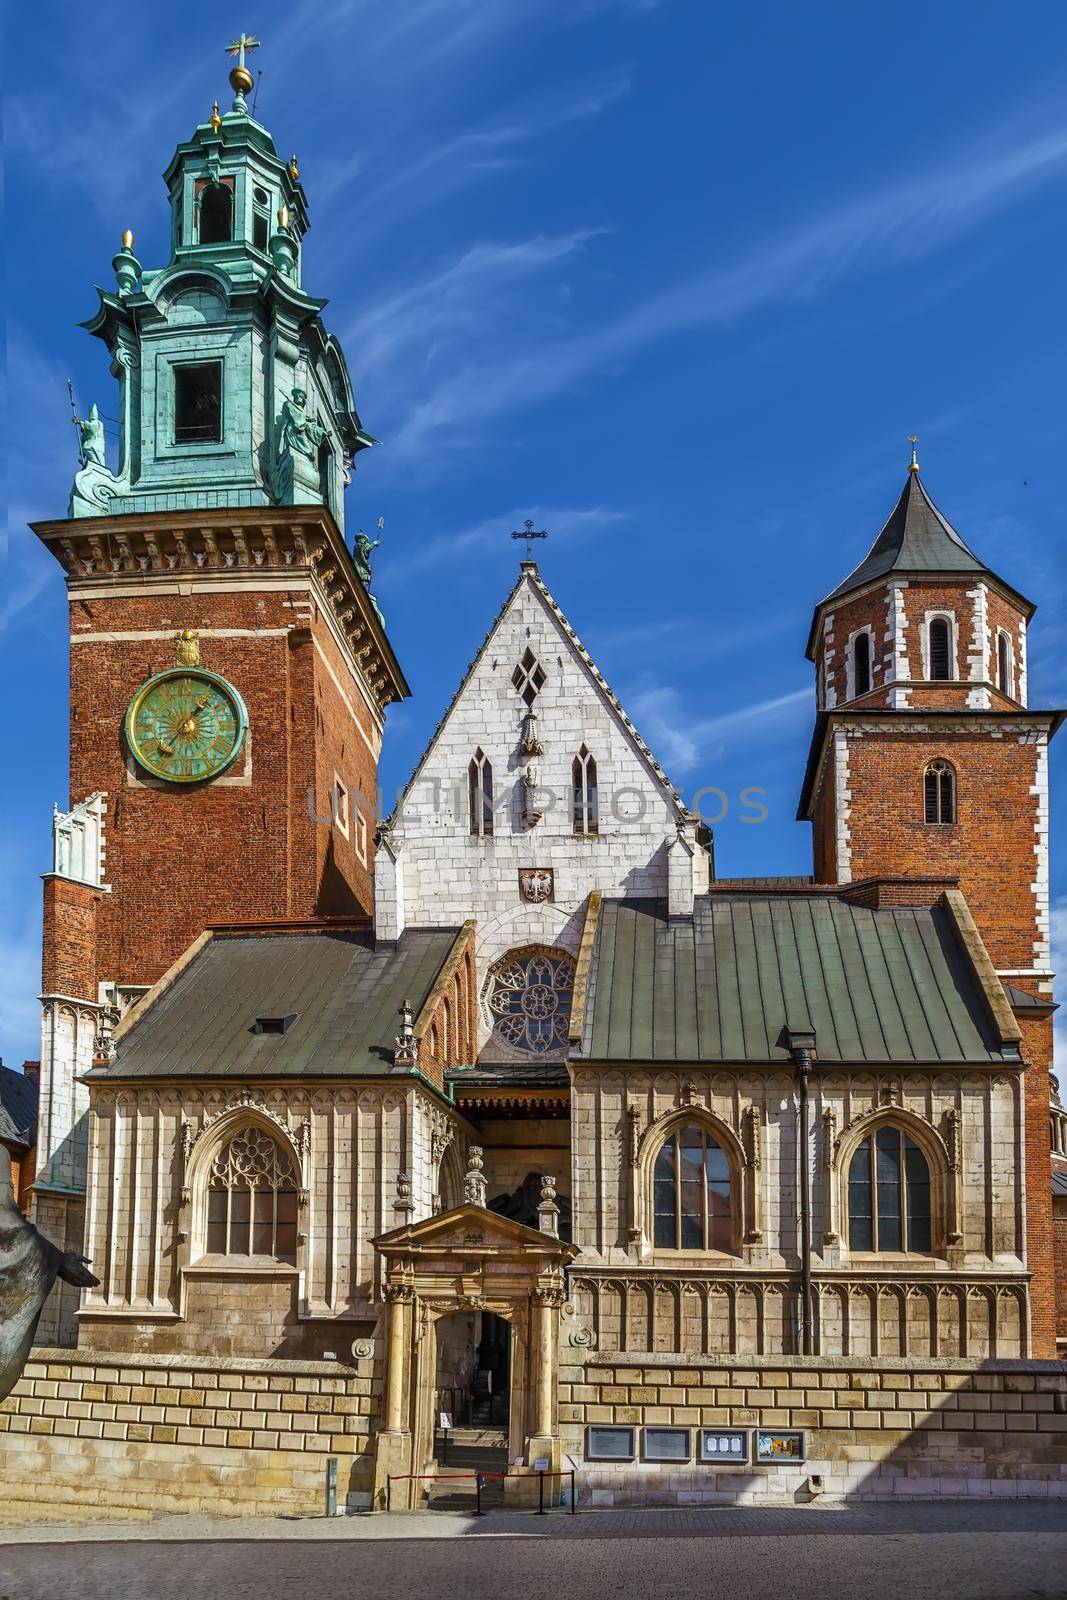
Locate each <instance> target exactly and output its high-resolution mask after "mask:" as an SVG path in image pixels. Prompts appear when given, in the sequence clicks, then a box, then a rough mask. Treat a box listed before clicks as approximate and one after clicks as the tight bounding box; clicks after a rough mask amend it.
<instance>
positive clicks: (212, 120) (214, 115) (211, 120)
mask: <svg viewBox="0 0 1067 1600" xmlns="http://www.w3.org/2000/svg"><path fill="white" fill-rule="evenodd" d="M207 120H208V124H209V126H210V128H211V131H212V133H218V131H219V129H220V128H221V127H222V118H221V117H220V116H219V103H218V101H217V100H216V101H215V102H214V104H213V105H212V107H211V115H210V117H208V119H207Z"/></svg>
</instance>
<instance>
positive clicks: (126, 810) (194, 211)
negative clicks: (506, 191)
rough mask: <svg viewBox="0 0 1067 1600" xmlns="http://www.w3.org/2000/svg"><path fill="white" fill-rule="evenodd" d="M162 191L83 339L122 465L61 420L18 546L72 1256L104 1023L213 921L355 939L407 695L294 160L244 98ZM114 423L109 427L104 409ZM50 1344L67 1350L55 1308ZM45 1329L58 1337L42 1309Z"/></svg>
mask: <svg viewBox="0 0 1067 1600" xmlns="http://www.w3.org/2000/svg"><path fill="white" fill-rule="evenodd" d="M230 81H231V83H232V84H233V87H234V91H235V99H234V102H233V105H232V108H231V109H230V110H229V111H228V112H226V114H225V115H223V116H220V115H219V114H218V107H217V105H216V107H215V111H214V113H213V115H212V117H211V118H210V119H209V120H208V121H207V122H205V123H203V124H202V125H201V126H199V127H198V128H197V129H196V131H195V133H194V134H193V137H192V138H191V139H190V140H189V141H188V143H185V144H182V145H181V146H179V148H178V150H177V151H176V153H175V155H174V159H173V160H172V162H171V164H170V166H169V167H168V169H167V172H166V174H165V181H166V184H167V188H168V192H169V198H170V207H171V257H170V261H169V263H168V264H167V265H166V266H164V267H162V268H160V269H159V270H156V271H144V270H142V268H141V266H140V263H139V262H138V261H137V260H136V258H135V256H134V254H133V235H132V234H130V233H127V234H124V235H123V242H122V248H121V249H120V251H119V252H118V254H117V255H116V256H115V259H114V263H113V266H114V271H115V278H116V288H115V289H114V290H113V291H104V290H101V291H99V295H100V304H99V309H98V310H97V312H96V315H95V316H94V317H93V318H92V319H91V320H90V321H89V322H88V323H86V324H85V326H86V327H87V328H88V330H89V332H90V333H92V334H94V335H96V336H97V337H98V338H100V339H101V340H103V342H104V343H105V345H106V346H107V349H108V353H109V356H110V358H111V372H112V374H113V376H114V377H115V378H116V379H117V380H118V392H117V406H118V411H117V416H118V418H119V441H118V455H117V462H116V465H115V467H114V469H113V470H112V468H111V467H110V466H109V464H108V461H107V452H106V450H105V439H104V430H103V424H102V422H101V420H100V417H99V414H98V411H97V407H96V406H95V405H94V406H93V407H92V408H91V409H90V410H89V413H88V416H86V417H84V418H81V419H77V420H78V432H79V437H80V443H81V450H80V467H79V470H78V472H77V475H76V477H75V480H74V486H73V489H72V492H71V497H70V505H69V508H68V514H67V518H66V519H65V520H63V521H59V522H45V523H38V524H36V525H35V527H34V532H35V533H36V534H37V535H38V537H39V538H40V539H41V540H42V542H43V543H44V545H45V546H46V547H47V549H48V550H50V551H51V552H52V554H53V555H54V556H55V557H56V559H57V560H58V561H59V562H60V563H61V564H62V566H63V567H64V569H65V571H66V574H67V590H68V596H69V601H70V662H71V665H70V695H71V710H70V809H69V811H67V812H66V813H60V812H58V811H57V813H56V816H55V819H54V860H53V870H52V871H51V872H50V873H48V874H47V875H46V877H45V888H44V949H43V961H42V967H43V983H42V1003H43V1024H42V1029H43V1042H42V1055H41V1123H40V1141H39V1158H38V1173H37V1178H36V1181H35V1184H34V1211H35V1215H36V1218H37V1220H38V1222H39V1225H40V1226H41V1227H42V1229H43V1230H44V1231H45V1232H46V1233H48V1234H49V1235H50V1236H51V1237H52V1238H54V1239H56V1240H57V1241H61V1242H63V1243H64V1245H65V1246H66V1247H68V1248H75V1247H78V1246H80V1244H81V1239H82V1231H83V1214H84V1191H85V1127H84V1120H85V1104H86V1101H85V1093H84V1090H83V1089H82V1087H81V1086H80V1084H79V1083H78V1078H79V1076H80V1074H81V1073H82V1072H84V1071H85V1070H86V1069H87V1068H88V1067H89V1065H90V1064H91V1062H92V1060H93V1058H94V1057H97V1058H99V1057H100V1056H101V1055H102V1054H103V1055H105V1056H106V1054H107V1052H108V1049H109V1032H110V1028H111V1026H113V1024H114V1021H115V1020H116V1014H117V1013H118V1012H121V1011H122V1009H123V1008H124V1007H125V1006H126V1005H128V1004H129V1003H130V1002H131V1001H132V1000H134V999H136V998H137V996H138V995H139V994H140V993H141V992H143V990H144V989H145V988H146V987H147V986H148V985H150V984H152V983H153V982H155V980H156V979H158V978H159V977H160V976H161V975H162V974H163V973H164V972H165V971H166V970H167V969H168V967H170V966H171V965H172V963H173V962H174V961H175V960H176V959H177V958H178V956H179V955H180V954H181V952H182V951H183V950H184V949H186V947H187V946H188V945H189V944H190V942H191V941H192V940H194V939H195V938H196V937H197V935H198V934H199V933H200V932H201V930H202V929H203V928H204V927H205V926H206V925H208V924H211V923H220V922H234V921H248V920H262V919H284V920H299V919H305V918H312V917H315V918H318V917H324V916H335V917H336V916H340V917H353V916H357V917H359V916H365V915H368V914H369V913H370V911H371V906H372V879H371V872H372V865H373V863H372V850H373V833H374V829H373V823H372V818H373V817H374V815H375V801H376V788H377V763H378V755H379V751H380V748H381V739H382V730H383V724H384V716H385V710H386V706H387V705H388V704H389V702H390V701H392V700H397V699H400V698H402V697H403V696H405V695H406V694H407V692H408V691H407V685H406V684H405V682H404V678H403V675H402V673H401V671H400V669H399V666H398V665H397V662H396V659H395V657H394V655H393V652H392V649H391V648H390V645H389V641H388V639H387V637H386V633H385V628H384V624H383V620H382V616H381V612H380V610H379V609H378V606H377V603H376V601H375V600H374V598H373V596H372V595H371V594H370V593H369V592H368V587H367V585H368V583H369V580H370V566H369V559H370V553H371V549H372V547H371V545H370V542H369V540H367V539H366V538H365V536H364V535H362V534H359V535H357V537H356V540H355V542H354V545H353V546H352V547H350V546H349V545H348V544H347V543H346V541H345V536H344V487H345V484H346V483H347V481H348V475H349V472H350V469H351V464H352V460H353V458H354V456H355V454H356V452H357V451H359V450H360V449H362V448H363V447H365V446H367V445H369V444H372V443H373V440H372V439H370V437H369V436H368V435H367V434H365V433H364V432H363V429H362V426H361V424H360V420H359V417H358V415H357V413H356V409H355V402H354V399H353V394H352V385H351V382H350V379H349V376H348V370H347V367H346V364H345V359H344V355H343V353H342V351H341V348H340V345H339V344H338V342H337V340H336V339H335V338H334V337H333V336H332V335H330V334H329V333H328V332H327V330H326V328H325V327H324V325H323V321H322V315H321V313H322V308H323V305H324V304H325V302H324V301H322V300H318V299H314V298H313V297H311V296H310V295H308V294H306V293H305V292H304V290H303V289H302V287H301V258H302V242H303V236H304V234H305V233H306V231H307V205H306V199H305V195H304V191H303V188H302V186H301V184H300V180H299V170H298V167H297V163H296V158H295V157H293V158H291V160H290V161H289V162H285V161H283V160H281V159H280V158H279V156H278V154H277V152H276V150H275V147H274V144H273V141H272V139H271V137H270V134H269V133H268V132H267V130H266V129H265V128H263V127H262V126H260V124H258V123H257V122H255V121H254V120H253V118H252V117H251V116H250V114H249V111H248V108H247V105H246V103H245V92H246V89H247V87H248V85H249V83H250V81H251V79H250V75H249V73H248V70H247V68H246V67H245V66H244V64H243V59H242V61H241V63H240V64H239V65H238V66H237V67H235V69H234V71H233V73H232V74H231V80H230ZM113 409H114V408H113V407H112V406H106V407H104V410H113ZM57 1298H58V1297H53V1299H52V1301H50V1303H49V1307H48V1308H46V1313H45V1320H44V1321H42V1325H41V1335H40V1337H42V1338H44V1339H46V1340H47V1339H60V1340H62V1341H63V1342H67V1341H69V1340H70V1339H71V1337H72V1334H73V1321H72V1314H73V1300H74V1297H73V1296H68V1298H67V1300H65V1301H63V1302H62V1303H61V1306H60V1307H59V1309H58V1312H57V1309H56V1300H57ZM50 1311H51V1312H52V1316H51V1320H50V1321H49V1320H48V1318H49V1312H50Z"/></svg>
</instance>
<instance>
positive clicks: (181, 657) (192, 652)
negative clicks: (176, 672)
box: [174, 628, 200, 667]
mask: <svg viewBox="0 0 1067 1600" xmlns="http://www.w3.org/2000/svg"><path fill="white" fill-rule="evenodd" d="M174 648H175V654H176V657H177V664H178V666H179V667H198V666H199V665H200V636H199V634H197V633H195V632H194V631H193V629H192V628H181V629H180V630H179V631H178V632H177V633H176V634H175V635H174Z"/></svg>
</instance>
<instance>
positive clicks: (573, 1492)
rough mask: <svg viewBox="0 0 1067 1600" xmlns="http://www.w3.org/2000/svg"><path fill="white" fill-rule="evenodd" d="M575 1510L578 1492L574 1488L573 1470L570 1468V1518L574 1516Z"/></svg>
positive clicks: (576, 1508)
mask: <svg viewBox="0 0 1067 1600" xmlns="http://www.w3.org/2000/svg"><path fill="white" fill-rule="evenodd" d="M577 1510H578V1490H577V1488H576V1487H575V1483H574V1468H573V1467H572V1468H571V1516H572V1517H573V1516H574V1515H575V1514H576V1512H577Z"/></svg>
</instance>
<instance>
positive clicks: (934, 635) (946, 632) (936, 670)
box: [930, 617, 952, 679]
mask: <svg viewBox="0 0 1067 1600" xmlns="http://www.w3.org/2000/svg"><path fill="white" fill-rule="evenodd" d="M930 676H931V678H936V679H945V678H951V676H952V630H951V627H950V626H949V622H948V619H947V617H932V618H931V619H930Z"/></svg>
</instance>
